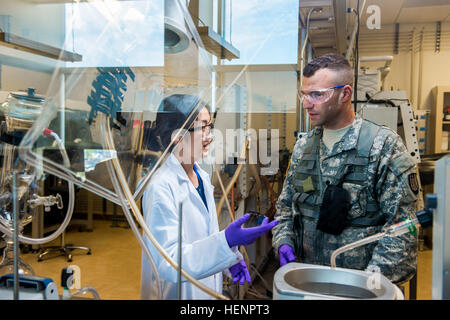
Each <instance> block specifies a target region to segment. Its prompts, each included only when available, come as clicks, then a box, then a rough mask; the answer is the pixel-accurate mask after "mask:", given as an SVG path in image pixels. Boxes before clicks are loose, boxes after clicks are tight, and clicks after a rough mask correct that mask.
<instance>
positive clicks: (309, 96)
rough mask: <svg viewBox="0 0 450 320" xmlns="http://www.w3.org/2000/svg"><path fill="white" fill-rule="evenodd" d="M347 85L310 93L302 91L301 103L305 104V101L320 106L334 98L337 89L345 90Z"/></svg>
mask: <svg viewBox="0 0 450 320" xmlns="http://www.w3.org/2000/svg"><path fill="white" fill-rule="evenodd" d="M345 86H346V85H345V84H341V85H339V86H334V87H331V88H325V89H317V90H311V91H309V92H304V91H302V90H300V101H301V102H304V101H305V99H306V100H307V101H308V102H309V103H312V104H320V103H325V102H327V101H328V100H330V98H331V97H332V96H333V92H334V90H335V89H339V88H343V87H345Z"/></svg>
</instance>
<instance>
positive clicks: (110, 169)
mask: <svg viewBox="0 0 450 320" xmlns="http://www.w3.org/2000/svg"><path fill="white" fill-rule="evenodd" d="M100 129H103V127H102V126H101V127H100ZM102 133H103V134H105V132H103V131H102ZM104 147H105V146H104ZM106 164H107V166H106V167H107V169H108V172H109V176H110V178H111V181H112V183H113V186H114V187H115V189H116V192H117V194H118V195H119V199H120V201H121V202H122V209H123V210H124V214H125V218H126V219H127V221H128V224H129V225H130V227H131V230H132V231H133V233H134V236H135V237H136V239H137V241H138V243H139V245H140V246H141V248H142V249H143V250H144V252H145V254H146V256H147V258H148V261H149V262H150V266H151V268H152V269H153V271H154V275H155V280H156V283H157V288H156V294H157V299H162V292H161V283H160V281H159V274H158V271H157V269H156V266H155V263H154V261H153V259H152V255H151V254H150V251H149V250H148V248H147V246H146V245H145V242H144V240H143V239H142V236H141V233H140V232H139V230H138V228H137V226H136V224H135V223H134V220H133V217H132V216H131V214H130V212H129V210H128V206H126V203H123V202H124V201H123V199H124V198H125V196H124V195H123V193H122V190H121V189H120V188H116V186H118V185H119V182H118V181H117V177H116V175H115V174H114V168H113V166H112V164H111V162H110V161H107V162H106ZM124 206H125V207H126V208H127V210H125V209H124Z"/></svg>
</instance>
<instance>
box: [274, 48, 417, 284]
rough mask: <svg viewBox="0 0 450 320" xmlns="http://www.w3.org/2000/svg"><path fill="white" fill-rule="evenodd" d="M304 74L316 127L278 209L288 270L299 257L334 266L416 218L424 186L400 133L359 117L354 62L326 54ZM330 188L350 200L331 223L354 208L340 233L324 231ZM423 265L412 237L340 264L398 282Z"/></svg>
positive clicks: (278, 234) (297, 151)
mask: <svg viewBox="0 0 450 320" xmlns="http://www.w3.org/2000/svg"><path fill="white" fill-rule="evenodd" d="M303 76H304V77H303V86H302V92H301V93H302V99H303V107H304V108H305V109H306V110H307V111H308V114H309V116H310V120H311V123H312V124H313V125H314V126H315V128H314V129H313V130H312V131H310V132H309V133H308V134H307V135H305V136H303V137H300V138H299V139H298V140H297V142H296V144H295V147H294V150H293V153H292V158H291V163H290V167H289V170H288V173H287V176H286V179H285V181H284V185H283V190H282V193H281V195H280V197H279V200H278V202H277V206H276V207H277V213H276V216H275V218H276V219H277V220H278V221H279V224H278V225H277V226H276V227H275V228H273V247H274V248H275V250H276V252H277V253H278V254H279V257H280V263H281V265H284V264H286V263H289V262H292V261H295V257H297V258H298V260H299V261H300V262H303V263H311V264H319V265H330V257H331V254H332V252H333V251H334V250H336V249H337V248H340V247H342V246H344V245H346V244H349V243H352V242H354V241H357V240H360V239H362V238H365V237H368V236H371V235H373V234H375V233H378V232H380V231H381V230H382V229H383V228H385V227H387V226H390V225H392V224H394V223H397V222H401V221H403V220H404V219H410V218H411V219H413V218H415V213H416V200H417V195H418V191H419V186H418V184H417V177H416V173H415V172H416V171H415V163H414V162H413V160H412V158H411V157H410V156H409V154H408V152H407V149H406V147H405V145H404V144H403V142H402V140H401V138H400V137H399V136H398V135H397V133H396V132H394V131H393V130H391V129H389V128H387V127H385V126H379V125H377V124H374V123H373V122H370V121H367V120H363V119H362V118H361V117H360V116H359V115H355V113H354V111H353V107H352V104H351V97H352V91H353V90H352V87H351V85H352V82H353V71H352V69H351V67H350V65H349V64H348V61H347V60H345V59H344V58H343V57H342V56H340V55H334V54H329V55H325V56H322V57H319V58H317V59H315V60H313V61H311V62H310V63H309V64H308V65H307V66H306V67H305V69H304V72H303ZM324 88H325V89H324ZM320 89H322V90H320ZM342 128H344V132H345V133H344V134H342V137H341V138H340V139H339V140H336V141H337V142H336V143H335V144H334V145H331V147H330V148H327V146H326V145H325V143H324V141H323V135H324V132H325V131H324V130H342ZM329 186H340V187H341V189H343V190H346V191H345V194H344V198H342V199H338V201H337V202H335V204H333V205H332V207H331V208H328V209H329V212H331V213H332V215H335V217H331V218H329V221H327V222H328V224H329V225H333V224H339V223H336V221H338V220H336V217H338V216H339V214H340V211H345V203H347V204H348V206H347V209H348V210H347V214H346V215H344V216H343V217H338V218H337V219H340V221H341V222H342V221H344V222H345V223H344V224H343V227H342V228H343V229H341V230H337V231H336V230H333V226H332V227H331V230H325V231H322V230H323V229H324V228H318V221H319V217H320V216H321V215H322V211H321V209H322V207H326V206H327V203H326V201H328V200H326V201H323V200H324V193H325V191H326V189H327V187H329ZM330 188H331V187H330ZM345 195H346V196H345ZM346 201H347V202H346ZM342 203H344V205H343V206H341V208H338V207H339V206H340V204H342ZM336 204H337V205H336ZM343 208H344V209H343ZM338 211H339V212H338ZM320 218H321V219H322V217H320ZM333 218H334V219H335V220H333ZM324 219H325V218H324ZM338 222H339V221H338ZM416 265H417V238H416V235H412V234H410V233H405V234H403V235H400V236H397V237H385V238H383V239H381V240H379V241H377V242H373V243H370V244H367V245H364V246H360V247H358V248H355V249H352V250H349V251H347V252H345V253H342V254H341V255H339V256H338V258H337V260H336V266H337V267H343V268H351V269H359V270H370V271H374V270H378V271H380V272H381V273H382V274H383V275H384V276H386V277H387V278H388V279H390V280H391V281H393V282H394V283H400V282H404V281H407V280H409V279H410V278H412V276H413V275H414V273H415V272H416Z"/></svg>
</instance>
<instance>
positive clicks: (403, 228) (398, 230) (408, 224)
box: [331, 195, 433, 267]
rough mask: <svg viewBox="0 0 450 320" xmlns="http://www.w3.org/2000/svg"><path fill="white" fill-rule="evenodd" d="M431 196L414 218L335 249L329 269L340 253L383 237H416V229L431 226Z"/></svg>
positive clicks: (333, 265)
mask: <svg viewBox="0 0 450 320" xmlns="http://www.w3.org/2000/svg"><path fill="white" fill-rule="evenodd" d="M432 199H433V196H430V195H428V196H427V207H426V209H424V210H421V211H419V212H417V214H416V216H417V217H416V218H414V219H406V220H404V221H401V222H398V223H396V224H394V225H391V226H388V227H387V228H385V230H384V231H382V232H379V233H377V234H374V235H372V236H370V237H367V238H364V239H361V240H358V241H355V242H352V243H349V244H347V245H345V246H343V247H341V248H339V249H336V250H335V251H333V253H332V254H331V267H336V258H337V256H338V255H340V254H341V253H343V252H345V251H348V250H351V249H354V248H357V247H359V246H362V245H365V244H368V243H371V242H374V241H378V240H380V239H382V238H384V237H397V236H399V235H402V234H404V233H406V232H410V233H411V234H413V235H417V227H422V228H427V227H430V226H431V225H432V211H431V210H430V208H431V207H430V203H432V202H433V200H432Z"/></svg>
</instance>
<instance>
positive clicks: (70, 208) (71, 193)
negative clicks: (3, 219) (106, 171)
mask: <svg viewBox="0 0 450 320" xmlns="http://www.w3.org/2000/svg"><path fill="white" fill-rule="evenodd" d="M46 133H48V135H51V136H52V137H53V138H54V139H55V141H56V143H57V144H58V148H59V150H60V151H61V155H62V157H63V161H64V166H65V167H67V168H69V167H70V161H69V157H68V156H67V152H66V149H65V148H64V143H63V142H62V140H61V139H60V138H59V136H58V135H57V134H56V133H55V132H53V131H50V130H49V131H46ZM67 182H68V186H69V204H68V207H67V212H66V217H65V218H64V221H63V222H62V224H61V225H60V226H59V228H58V229H57V230H56V231H55V232H53V233H52V234H51V235H50V236H48V237H44V238H29V237H25V236H22V235H19V241H20V242H23V243H26V244H31V245H38V244H44V243H47V242H50V241H53V240H55V239H56V238H57V237H59V236H60V235H61V234H62V233H63V232H64V230H65V229H66V228H67V226H68V225H69V222H70V219H72V213H73V208H74V205H75V201H74V200H75V189H74V186H73V183H72V182H70V181H67ZM0 231H1V232H3V233H5V234H6V235H7V236H9V237H12V236H13V233H12V232H11V230H10V229H8V228H6V227H5V226H4V225H3V224H1V223H0Z"/></svg>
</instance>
